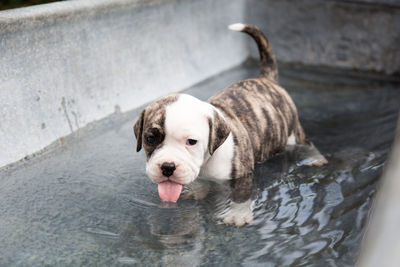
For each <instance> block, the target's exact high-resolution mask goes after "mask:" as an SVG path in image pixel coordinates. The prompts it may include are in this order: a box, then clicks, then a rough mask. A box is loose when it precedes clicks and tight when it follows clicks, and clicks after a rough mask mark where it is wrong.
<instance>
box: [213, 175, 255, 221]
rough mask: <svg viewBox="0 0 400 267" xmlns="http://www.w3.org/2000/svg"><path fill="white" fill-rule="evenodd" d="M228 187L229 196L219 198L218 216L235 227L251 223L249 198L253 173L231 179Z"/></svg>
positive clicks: (250, 201)
mask: <svg viewBox="0 0 400 267" xmlns="http://www.w3.org/2000/svg"><path fill="white" fill-rule="evenodd" d="M229 188H230V191H231V192H230V194H229V196H228V197H227V198H225V199H220V202H219V212H218V215H217V216H218V218H219V219H221V220H222V221H223V222H224V223H225V224H227V225H230V224H233V225H236V226H237V227H240V226H243V225H245V224H251V223H252V222H253V207H252V200H251V193H252V189H253V175H252V174H251V175H248V176H247V177H243V178H239V179H233V180H231V181H230V185H229ZM221 195H224V194H221Z"/></svg>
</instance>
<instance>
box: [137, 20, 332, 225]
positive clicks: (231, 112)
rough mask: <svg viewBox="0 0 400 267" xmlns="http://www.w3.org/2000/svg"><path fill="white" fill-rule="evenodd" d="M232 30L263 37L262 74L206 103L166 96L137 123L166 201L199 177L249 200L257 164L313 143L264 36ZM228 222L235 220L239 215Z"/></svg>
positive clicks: (248, 28)
mask: <svg viewBox="0 0 400 267" xmlns="http://www.w3.org/2000/svg"><path fill="white" fill-rule="evenodd" d="M229 28H230V29H231V30H234V31H241V32H245V33H247V34H249V35H250V36H251V37H253V39H254V40H255V41H256V43H257V46H258V50H259V53H260V61H261V67H260V75H259V77H258V78H256V79H248V80H244V81H240V82H237V83H235V84H233V85H231V86H229V87H228V88H226V89H224V90H223V91H221V92H220V93H219V94H217V95H215V96H213V97H211V98H210V99H208V101H207V102H204V101H201V100H199V99H197V98H195V97H192V96H189V95H185V94H174V95H170V96H166V97H163V98H161V99H158V100H157V101H155V102H154V103H152V104H150V105H149V106H148V107H146V108H145V109H144V110H143V111H142V113H141V114H140V117H139V119H138V121H137V122H136V124H135V126H134V132H135V136H136V138H137V151H139V150H141V148H142V146H143V147H144V150H145V152H146V156H147V164H146V172H147V174H148V176H149V177H150V178H151V179H152V180H153V181H154V182H155V183H157V184H158V189H159V195H160V197H161V198H162V199H163V200H166V201H176V200H177V199H178V198H179V195H180V193H181V190H182V185H188V184H191V183H192V182H193V181H194V180H195V179H196V178H197V177H198V176H200V177H207V178H212V179H215V180H220V181H224V180H231V184H232V188H233V195H234V196H235V195H237V196H239V197H236V198H235V197H234V200H235V201H237V202H243V203H248V202H249V201H248V199H249V195H248V193H245V194H241V192H240V191H241V188H246V190H245V191H246V192H248V191H249V190H248V188H249V185H251V184H252V181H251V179H252V173H253V170H254V165H255V164H256V163H261V162H263V161H265V160H266V159H267V158H268V157H270V156H272V155H274V154H275V153H277V152H280V151H282V150H284V149H285V147H286V146H287V145H288V144H292V145H293V144H300V145H307V146H310V148H313V146H312V144H311V142H309V141H308V140H307V138H306V135H305V133H304V131H303V128H302V127H301V125H300V122H299V118H298V115H297V110H296V106H295V104H294V103H293V101H292V99H291V98H290V96H289V94H288V93H287V92H286V91H285V90H284V89H283V88H282V87H280V86H279V85H278V70H277V63H276V60H275V56H274V55H273V53H272V50H271V47H270V45H269V43H268V41H267V39H266V37H265V36H264V34H263V33H262V32H261V31H260V30H259V29H258V28H257V27H255V26H252V25H244V24H233V25H231V26H229ZM313 151H314V155H313V160H312V161H310V162H309V165H322V164H324V163H326V159H325V158H324V157H323V156H322V155H320V154H319V153H318V151H317V150H316V149H315V148H314V149H313ZM239 179H240V180H239ZM250 187H251V186H250ZM243 195H246V196H245V197H243ZM246 205H247V204H246ZM248 205H249V204H248ZM223 219H226V218H223ZM225 222H227V223H236V222H235V220H234V219H226V220H225ZM246 222H247V223H250V222H251V219H248V220H245V221H244V223H246ZM241 224H243V223H241Z"/></svg>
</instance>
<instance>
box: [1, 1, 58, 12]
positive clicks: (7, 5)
mask: <svg viewBox="0 0 400 267" xmlns="http://www.w3.org/2000/svg"><path fill="white" fill-rule="evenodd" d="M58 1H60V0H0V10H4V9H10V8H17V7H24V6H31V5H38V4H44V3H50V2H58Z"/></svg>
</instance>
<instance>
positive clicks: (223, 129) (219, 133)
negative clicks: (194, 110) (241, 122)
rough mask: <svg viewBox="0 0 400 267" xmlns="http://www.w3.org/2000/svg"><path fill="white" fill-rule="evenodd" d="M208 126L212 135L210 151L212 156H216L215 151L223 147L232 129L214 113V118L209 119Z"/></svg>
mask: <svg viewBox="0 0 400 267" xmlns="http://www.w3.org/2000/svg"><path fill="white" fill-rule="evenodd" d="M208 125H209V127H210V134H209V135H208V151H209V152H210V155H212V154H214V151H215V150H216V149H217V148H218V147H219V146H220V145H222V144H223V143H224V142H225V140H226V138H227V137H228V135H229V133H230V132H231V129H230V128H229V126H228V124H227V123H226V121H225V120H224V118H222V117H221V115H219V114H218V112H216V111H214V118H208Z"/></svg>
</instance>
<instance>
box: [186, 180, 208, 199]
mask: <svg viewBox="0 0 400 267" xmlns="http://www.w3.org/2000/svg"><path fill="white" fill-rule="evenodd" d="M209 191H210V185H209V184H207V183H205V182H197V181H194V182H192V183H191V184H188V185H185V186H184V187H183V192H182V198H183V199H194V200H202V199H205V198H206V197H207V195H208V192H209Z"/></svg>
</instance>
